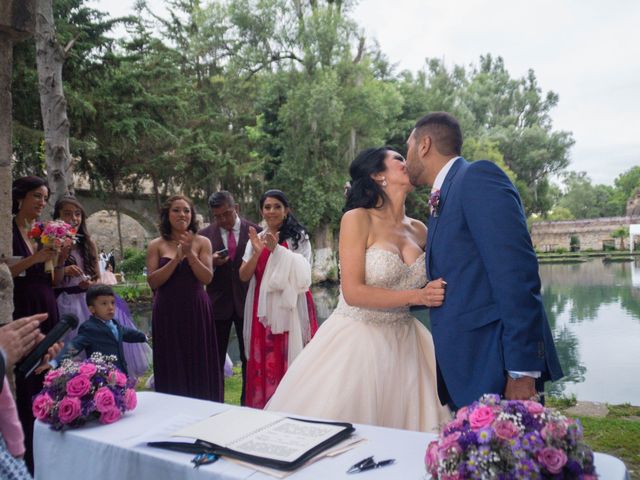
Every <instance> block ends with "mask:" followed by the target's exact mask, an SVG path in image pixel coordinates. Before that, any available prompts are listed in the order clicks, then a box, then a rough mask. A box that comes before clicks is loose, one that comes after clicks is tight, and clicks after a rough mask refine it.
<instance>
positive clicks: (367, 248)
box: [266, 147, 449, 431]
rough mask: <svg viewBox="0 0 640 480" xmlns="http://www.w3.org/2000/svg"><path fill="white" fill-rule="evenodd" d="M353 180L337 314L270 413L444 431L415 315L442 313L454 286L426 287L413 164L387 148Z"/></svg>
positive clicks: (444, 415) (355, 166) (427, 349)
mask: <svg viewBox="0 0 640 480" xmlns="http://www.w3.org/2000/svg"><path fill="white" fill-rule="evenodd" d="M349 173H350V174H351V188H350V190H349V192H348V193H347V202H346V206H345V208H344V212H345V214H344V215H343V217H342V221H341V224H340V272H341V291H342V293H341V295H340V300H339V302H338V307H337V308H336V310H335V311H334V312H333V314H332V315H331V316H330V317H329V318H328V319H327V320H326V321H325V322H324V323H323V324H322V326H321V327H320V329H319V330H318V332H317V333H316V335H315V337H314V338H313V339H312V340H311V342H310V343H309V344H308V345H307V346H306V347H305V349H304V350H303V351H302V353H301V354H300V355H299V356H298V358H297V359H296V361H295V362H294V363H293V364H292V365H290V366H289V370H288V371H287V373H286V374H285V376H284V378H283V379H282V382H281V383H280V385H279V387H278V389H277V390H276V392H275V394H274V395H273V397H272V398H271V401H270V402H269V404H268V405H267V406H266V408H267V409H268V410H276V411H282V412H288V413H296V414H299V415H308V416H313V417H319V418H326V419H334V420H341V421H349V422H355V423H365V424H374V425H380V426H384V427H392V428H402V429H408V430H419V431H436V430H437V429H438V427H439V425H440V424H441V423H443V422H444V421H446V420H448V419H449V411H448V409H446V408H445V407H442V406H441V404H440V401H439V400H438V393H437V386H436V385H437V384H436V365H435V356H434V348H433V341H432V339H431V334H430V333H429V331H428V330H427V329H426V328H425V327H424V326H423V325H422V324H421V323H420V322H419V321H418V320H416V319H415V318H414V317H413V316H412V315H411V314H410V312H409V307H410V306H412V305H426V306H428V307H437V306H439V305H442V302H443V300H444V287H445V282H444V281H443V280H442V279H437V280H434V281H432V282H429V283H428V284H427V280H426V274H425V271H426V269H425V260H424V251H425V243H426V239H427V229H426V227H425V225H424V224H423V223H422V222H420V221H418V220H415V219H412V218H409V217H407V216H406V215H405V207H404V203H405V198H406V196H407V194H408V193H409V192H410V191H411V190H412V189H413V187H412V185H411V183H410V182H409V177H408V175H407V169H406V165H405V160H404V158H403V157H402V155H400V154H399V153H397V152H395V151H393V150H391V149H390V148H388V147H383V148H371V149H368V150H364V151H362V152H361V153H360V154H359V155H358V156H357V157H356V159H355V160H354V161H353V162H352V163H351V166H350V168H349ZM425 284H426V285H425Z"/></svg>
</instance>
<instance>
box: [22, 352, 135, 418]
mask: <svg viewBox="0 0 640 480" xmlns="http://www.w3.org/2000/svg"><path fill="white" fill-rule="evenodd" d="M115 360H116V358H115V357H114V356H113V355H111V356H105V355H102V354H100V353H94V354H93V355H91V357H90V358H88V359H87V360H84V361H83V362H80V363H78V362H74V361H73V360H65V361H63V362H62V365H61V366H60V367H59V368H56V369H55V370H52V371H50V372H49V373H47V375H46V376H45V377H44V387H43V389H42V391H41V392H40V393H39V394H38V395H36V396H35V398H34V399H33V404H32V407H31V408H32V410H33V415H34V416H35V417H36V418H37V419H38V420H40V421H42V422H44V423H49V424H51V428H53V429H54V430H63V429H65V428H73V427H79V426H80V425H83V424H84V423H86V422H87V421H90V420H93V419H97V420H99V421H100V423H104V424H109V423H113V422H115V421H117V420H119V419H120V418H121V417H122V415H123V414H124V412H126V411H128V410H133V409H134V408H136V404H137V397H136V391H135V390H134V389H133V388H132V387H133V383H132V382H134V380H129V379H127V376H126V375H125V374H124V373H122V372H121V371H120V370H118V369H117V368H116V367H115V365H114V363H113V362H115Z"/></svg>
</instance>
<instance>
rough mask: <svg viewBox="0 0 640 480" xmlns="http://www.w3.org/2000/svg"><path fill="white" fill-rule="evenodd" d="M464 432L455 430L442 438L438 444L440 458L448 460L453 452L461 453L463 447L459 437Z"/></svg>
mask: <svg viewBox="0 0 640 480" xmlns="http://www.w3.org/2000/svg"><path fill="white" fill-rule="evenodd" d="M461 435H462V434H461V433H460V432H453V433H452V434H450V435H447V436H446V437H444V438H443V439H442V440H440V445H439V446H438V459H439V460H446V459H447V458H448V457H449V456H450V455H451V454H456V453H460V452H461V451H462V447H461V446H460V444H459V443H458V439H459V438H460V436H461Z"/></svg>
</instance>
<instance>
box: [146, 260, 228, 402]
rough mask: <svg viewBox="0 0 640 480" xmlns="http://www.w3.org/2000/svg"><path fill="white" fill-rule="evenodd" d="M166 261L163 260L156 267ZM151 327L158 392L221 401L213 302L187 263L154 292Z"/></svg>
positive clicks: (155, 379) (179, 267)
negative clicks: (212, 312) (212, 310)
mask: <svg viewBox="0 0 640 480" xmlns="http://www.w3.org/2000/svg"><path fill="white" fill-rule="evenodd" d="M169 261H170V259H169V258H166V257H162V258H161V259H160V267H162V266H164V265H166V264H167V262H169ZM151 328H152V334H153V373H154V382H155V389H156V391H157V392H162V393H170V394H174V395H182V396H185V397H193V398H202V399H205V400H214V401H216V402H221V401H222V400H223V393H224V390H223V388H224V387H223V383H222V382H223V374H222V366H221V365H220V364H219V358H220V357H219V356H218V349H217V344H218V342H217V341H216V331H215V326H214V323H213V321H212V314H211V303H210V301H209V295H207V292H206V291H205V289H204V285H203V284H202V283H200V281H199V280H198V279H197V278H196V277H195V275H194V274H193V272H192V270H191V267H190V266H189V263H188V262H187V259H184V260H183V261H182V262H181V263H180V264H179V265H178V266H177V267H176V270H175V271H174V272H173V275H171V277H170V278H169V280H167V281H166V282H165V283H164V284H163V285H161V286H160V287H159V288H158V289H157V290H156V292H155V297H154V300H153V316H152V326H151Z"/></svg>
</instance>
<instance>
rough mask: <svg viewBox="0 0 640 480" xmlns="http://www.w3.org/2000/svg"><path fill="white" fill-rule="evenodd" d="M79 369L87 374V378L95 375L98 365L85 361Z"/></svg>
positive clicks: (83, 373)
mask: <svg viewBox="0 0 640 480" xmlns="http://www.w3.org/2000/svg"><path fill="white" fill-rule="evenodd" d="M78 371H79V372H80V373H81V374H82V375H84V376H86V377H87V378H91V377H93V376H94V375H95V374H96V372H97V371H98V367H96V366H95V365H94V364H93V363H83V364H82V365H80V367H79V368H78Z"/></svg>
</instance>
